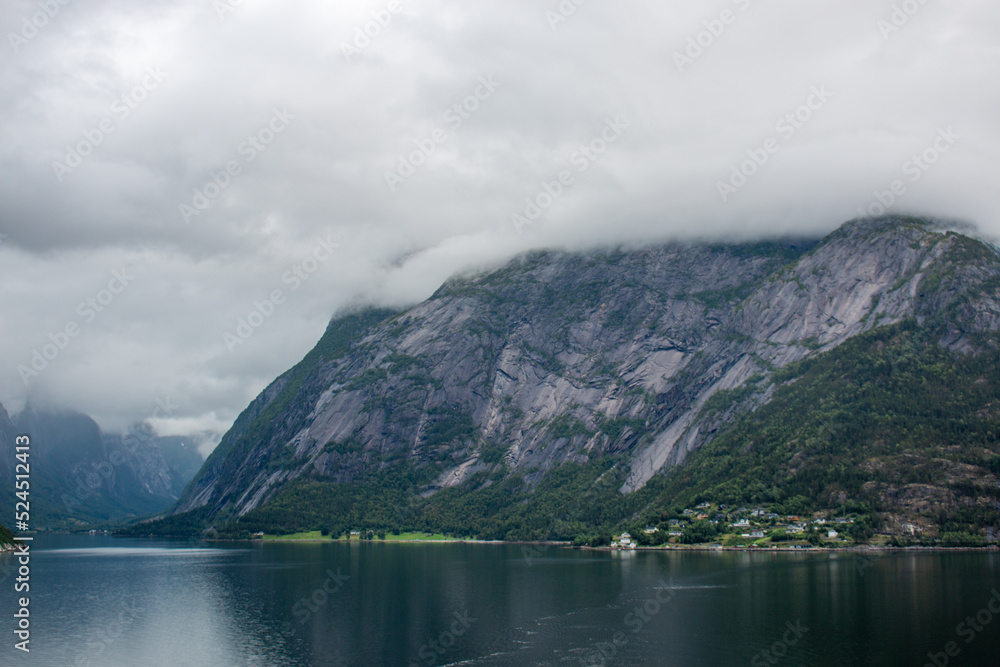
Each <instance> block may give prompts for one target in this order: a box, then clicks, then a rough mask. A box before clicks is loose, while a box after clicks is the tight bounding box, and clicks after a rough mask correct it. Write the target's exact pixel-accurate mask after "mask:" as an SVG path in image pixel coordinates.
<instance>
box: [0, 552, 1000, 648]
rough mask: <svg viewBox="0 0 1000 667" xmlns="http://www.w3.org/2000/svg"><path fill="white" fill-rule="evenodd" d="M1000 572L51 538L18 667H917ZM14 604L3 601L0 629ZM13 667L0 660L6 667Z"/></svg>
mask: <svg viewBox="0 0 1000 667" xmlns="http://www.w3.org/2000/svg"><path fill="white" fill-rule="evenodd" d="M6 558H9V556H7V557H6ZM998 570H1000V559H998V556H997V554H996V553H898V554H890V555H884V554H880V553H874V552H873V553H846V552H838V553H818V554H811V553H795V554H792V553H788V554H773V553H751V552H721V551H720V552H687V553H684V552H669V553H662V552H661V553H650V552H643V551H636V552H618V553H610V552H601V551H582V550H569V549H561V548H543V547H531V548H528V549H527V550H526V549H525V548H524V547H521V546H518V545H479V544H419V545H412V544H381V543H371V544H369V543H364V544H359V543H353V544H343V543H339V544H338V543H332V542H330V543H322V544H273V543H268V544H262V543H256V544H252V545H251V544H238V545H237V544H232V545H217V544H206V543H200V542H190V541H188V542H184V541H180V542H170V541H141V540H113V539H110V538H104V537H90V536H87V537H75V536H45V537H42V538H40V539H39V540H38V541H37V542H36V545H35V551H34V554H33V557H32V607H31V609H32V623H33V624H32V631H33V635H32V653H31V656H30V661H25V660H23V659H20V661H19V662H18V663H16V664H30V665H60V666H62V665H101V666H105V665H107V666H110V667H114V666H118V665H122V666H126V665H127V666H129V667H133V666H135V665H149V666H151V667H156V666H159V665H171V666H173V665H193V666H201V665H213V666H214V665H225V666H227V667H229V666H232V665H261V666H269V667H271V666H279V665H280V666H283V665H290V666H298V665H304V666H316V667H319V666H324V665H369V664H370V665H380V664H386V665H411V664H416V665H433V664H453V663H458V662H461V663H463V664H470V665H510V664H518V665H521V664H551V665H557V664H628V665H642V664H656V665H673V664H676V665H696V664H711V665H730V664H734V665H735V664H741V665H746V664H749V663H750V662H751V661H752V660H753V659H754V658H757V657H760V656H765V655H769V656H772V657H774V656H776V655H778V652H780V654H781V657H782V664H789V665H792V664H810V665H843V664H906V663H909V664H916V665H920V664H924V663H925V662H927V653H928V652H935V651H940V650H942V647H944V646H945V645H946V644H947V642H949V641H952V640H955V639H956V637H955V628H956V625H957V624H958V623H960V622H961V621H962V619H964V618H965V617H966V616H967V615H968V614H969V613H975V612H976V611H977V610H979V609H981V608H982V607H983V605H985V604H986V603H987V601H988V599H989V595H990V593H989V592H990V591H991V590H992V589H994V588H996V587H997V586H998V585H1000V583H998V580H1000V577H998V574H1000V572H998ZM12 598H13V596H12V595H4V596H0V612H2V613H3V614H5V615H6V616H5V617H6V618H11V614H12V613H13V605H14V600H13V599H12ZM998 637H1000V621H998V622H997V623H996V624H995V625H993V626H990V627H986V628H984V631H983V632H982V633H980V634H978V635H977V636H976V638H975V641H974V642H972V643H970V644H969V645H964V644H963V645H962V659H963V660H965V661H967V662H966V664H992V663H990V662H989V661H990V660H992V659H993V652H994V649H995V647H996V646H997V645H998V642H997V640H998ZM793 640H794V641H793ZM769 651H775V652H776V653H773V654H772V653H767V652H769ZM19 658H20V656H15V655H14V653H13V649H12V648H11V646H3V647H0V664H15V663H14V662H13V660H14V659H19ZM977 661H981V662H978V663H977ZM766 663H767V661H766V660H765V664H766Z"/></svg>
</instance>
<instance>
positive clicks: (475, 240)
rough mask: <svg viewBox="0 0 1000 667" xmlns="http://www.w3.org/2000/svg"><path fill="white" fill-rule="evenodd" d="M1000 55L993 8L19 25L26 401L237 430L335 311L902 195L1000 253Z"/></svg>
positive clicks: (12, 217) (74, 3)
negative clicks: (589, 253)
mask: <svg viewBox="0 0 1000 667" xmlns="http://www.w3.org/2000/svg"><path fill="white" fill-rule="evenodd" d="M577 3H579V4H577ZM905 10H909V12H910V13H909V14H908V13H906V11H905ZM998 26H1000V5H998V4H997V3H996V2H990V1H989V0H949V1H948V2H944V1H943V0H930V1H929V2H925V3H924V4H921V3H920V2H917V0H907V2H895V1H894V0H838V2H803V1H802V0H716V1H712V2H701V1H698V2H695V1H694V0H691V1H685V2H679V1H673V2H663V1H659V2H653V1H651V0H647V1H639V0H626V1H621V0H619V1H617V2H609V1H608V0H589V1H588V0H576V1H575V2H574V1H573V0H564V1H563V2H562V3H561V4H560V3H559V2H558V1H557V0H551V1H549V2H545V1H530V2H529V1H527V0H503V2H500V1H499V0H478V1H477V2H475V3H469V2H456V1H451V2H446V1H441V0H425V1H423V2H415V1H411V0H400V1H398V2H396V1H394V2H389V1H388V0H370V1H368V0H366V1H361V2H336V3H333V2H319V1H299V2H277V1H276V0H242V2H241V1H240V0H229V1H228V2H227V1H226V0H218V1H216V2H214V3H213V2H212V1H211V0H198V1H197V2H194V1H168V0H159V1H154V2H143V3H136V2H125V1H124V0H121V1H118V0H106V1H101V0H86V1H84V0H62V2H60V1H59V0H49V1H48V2H41V1H39V2H26V1H23V0H7V1H6V2H4V3H3V4H2V5H0V28H2V31H3V33H4V34H5V38H4V40H3V44H0V54H2V55H0V235H2V236H0V271H2V273H0V275H2V282H0V312H2V317H0V336H2V340H3V345H2V350H0V370H2V375H0V378H2V380H0V402H2V403H3V404H4V405H6V406H7V407H8V409H10V410H11V411H13V412H16V411H17V410H19V409H21V408H22V407H23V405H24V404H25V401H26V400H30V401H32V402H34V403H37V404H39V405H53V406H63V407H70V408H73V409H76V410H80V411H82V412H86V413H88V414H91V415H92V416H94V417H95V418H96V419H97V420H98V421H99V422H100V423H101V425H102V426H104V427H105V428H106V429H117V428H121V427H122V426H124V425H127V424H128V423H130V422H133V421H135V420H138V419H144V418H147V417H152V416H156V417H161V419H159V420H158V421H157V425H158V427H159V428H160V430H161V432H163V433H164V434H168V433H176V434H187V433H191V432H195V431H206V432H213V431H214V432H216V433H218V432H221V431H224V430H225V428H227V427H228V425H229V424H230V423H231V422H232V420H233V419H234V418H235V417H236V415H237V414H238V413H239V412H240V411H241V410H242V409H243V408H244V407H245V406H246V404H247V403H248V402H249V401H250V400H251V399H252V398H253V397H254V396H255V395H256V394H257V393H258V392H259V391H260V390H261V389H262V388H263V387H264V386H265V385H266V384H267V383H268V382H270V381H271V380H272V379H273V378H274V377H276V376H277V375H278V374H280V373H281V372H282V371H284V370H286V369H287V368H288V367H290V366H291V365H292V364H294V363H295V362H296V361H298V360H299V359H300V358H301V357H302V356H303V355H304V354H305V353H306V352H307V351H308V350H309V349H310V348H311V347H312V345H313V344H314V343H315V341H316V340H317V339H318V338H319V336H320V335H321V334H322V331H323V329H324V327H325V326H326V323H327V321H328V320H329V318H330V316H331V315H332V314H334V313H335V312H337V311H338V309H341V308H343V307H345V306H348V305H350V304H352V303H371V302H378V303H384V304H396V305H405V304H409V303H414V302H417V301H419V300H421V299H424V298H426V297H427V296H429V295H430V294H431V293H432V292H433V291H434V290H435V289H436V288H437V287H438V286H439V285H440V283H441V282H442V281H443V280H444V279H445V278H447V277H448V276H449V275H451V274H453V273H454V272H456V271H461V270H466V269H468V268H470V267H482V266H486V265H490V264H491V263H496V262H499V261H502V260H503V259H504V258H506V257H509V256H511V255H512V254H514V253H517V252H519V251H522V250H524V249H527V248H532V247H552V246H568V247H585V246H591V245H598V244H604V243H621V242H645V241H651V240H663V239H669V238H677V237H691V236H714V237H719V238H727V239H738V238H740V239H742V238H750V237H757V236H764V235H776V234H783V233H796V234H822V233H825V232H828V231H830V230H832V229H833V228H835V227H836V226H837V225H838V224H840V223H841V222H843V221H845V220H848V219H850V218H853V217H856V216H857V215H858V210H859V208H860V209H862V210H864V209H868V208H869V207H872V206H873V205H876V204H878V200H877V198H876V195H875V193H876V192H879V193H881V192H885V193H886V194H884V195H881V196H882V198H883V199H884V200H885V201H886V203H889V204H890V205H891V208H892V210H894V211H901V212H903V211H905V212H916V213H925V214H931V215H939V216H947V217H954V218H960V219H964V220H968V221H971V222H974V223H976V224H977V225H978V226H979V227H980V228H981V229H982V230H983V231H984V232H986V233H988V234H994V235H995V234H998V233H1000V217H998V204H997V198H996V194H995V193H996V178H997V172H998V170H997V161H998V159H1000V152H998V151H1000V128H998V120H997V119H998V118H1000V88H998V86H997V82H998V81H1000V39H998V37H997V35H998V33H997V30H998ZM366 33H367V34H366ZM914 156H917V159H918V160H917V161H914V160H913V157H914ZM921 156H923V157H921ZM748 160H755V162H747V161H748ZM734 169H735V173H734ZM560 178H561V179H562V182H560ZM897 180H898V181H899V182H898V183H897V184H896V190H897V194H892V192H891V191H892V186H893V182H894V181H897ZM546 184H547V185H546ZM890 199H894V200H895V201H892V202H890V201H889V200H890ZM526 200H531V204H530V205H529V202H527V201H526ZM879 206H880V204H879ZM536 207H537V208H536ZM872 210H874V211H876V212H877V211H878V210H879V209H878V207H877V206H875V207H874V208H873V209H872ZM515 215H517V216H520V217H519V218H513V217H512V216H515ZM303 263H305V264H304V266H303ZM116 272H117V273H116ZM275 290H280V291H281V294H280V296H281V297H282V298H281V299H279V301H281V303H278V304H276V305H275V306H274V307H273V308H272V307H271V306H269V305H268V304H267V303H265V302H264V300H265V299H269V298H270V297H271V295H272V293H273V292H274V291H275ZM88 299H92V300H93V303H91V304H88ZM255 304H260V309H261V310H263V311H265V315H268V316H267V317H264V315H259V316H254V317H253V318H252V319H253V321H254V323H257V324H259V326H257V327H256V328H253V327H251V329H249V330H248V329H244V330H243V333H244V334H246V333H248V332H250V331H252V335H250V336H249V337H248V338H246V340H245V341H244V339H243V337H241V336H240V333H239V332H238V331H237V328H238V322H239V320H240V318H250V314H251V312H252V311H254V309H255V308H256V307H257V306H256V305H255ZM272 311H273V312H272ZM67 327H68V328H69V330H70V331H71V332H73V333H75V335H74V336H70V335H69V334H66V335H61V334H60V332H64V333H65V332H66V330H67ZM227 334H228V335H229V336H232V337H231V338H227ZM234 339H238V340H239V341H240V342H239V343H234V342H233V341H234ZM46 345H48V346H49V347H48V348H46V347H45V346H46ZM36 351H37V352H38V354H37V355H36V354H35V352H36ZM46 353H47V356H48V357H51V358H45V354H46ZM40 355H41V356H40ZM33 357H34V361H35V366H34V368H32V359H33ZM43 362H44V363H43ZM43 365H44V366H45V367H44V368H42V369H41V370H40V371H38V370H37V369H38V368H40V367H42V366H43ZM19 367H20V369H19ZM27 369H31V370H32V371H34V372H33V373H27V372H26V370H27ZM36 373H37V374H36ZM158 401H159V402H160V403H161V404H164V405H166V407H167V408H168V409H167V410H166V411H165V410H164V409H163V408H161V409H160V411H159V412H158V413H157V412H156V410H157V405H158V404H157V402H158ZM167 412H169V414H167ZM162 417H166V418H162Z"/></svg>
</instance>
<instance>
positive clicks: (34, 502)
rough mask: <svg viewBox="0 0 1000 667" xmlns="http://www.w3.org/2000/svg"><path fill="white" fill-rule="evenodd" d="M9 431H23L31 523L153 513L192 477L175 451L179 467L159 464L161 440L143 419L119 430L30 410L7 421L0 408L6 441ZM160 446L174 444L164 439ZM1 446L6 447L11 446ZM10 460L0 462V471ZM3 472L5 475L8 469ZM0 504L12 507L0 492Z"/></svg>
mask: <svg viewBox="0 0 1000 667" xmlns="http://www.w3.org/2000/svg"><path fill="white" fill-rule="evenodd" d="M15 432H16V433H17V434H28V435H29V436H30V437H31V450H30V464H31V508H32V511H31V517H32V525H33V526H34V527H35V528H80V527H86V526H93V525H101V524H105V523H108V522H117V521H122V520H125V519H129V518H135V517H137V516H143V515H149V514H153V513H156V512H160V511H163V510H164V509H166V508H168V507H170V506H171V505H172V504H173V503H175V502H176V501H177V498H178V496H179V495H180V493H181V492H182V491H183V489H184V486H185V484H187V482H188V481H190V479H191V477H193V475H194V473H193V472H192V468H193V464H192V462H191V461H190V460H189V454H188V453H187V452H184V453H182V454H180V455H177V456H176V461H177V462H182V468H181V469H180V470H178V469H174V468H172V467H171V465H169V464H168V463H167V460H166V459H165V456H164V452H163V450H162V449H161V443H160V440H161V439H160V438H158V437H157V436H156V434H155V433H154V432H153V431H152V429H150V428H149V427H148V426H146V425H137V426H135V427H133V428H132V429H131V430H130V431H129V432H128V433H126V434H124V435H119V434H106V433H102V432H101V429H100V427H98V425H97V423H96V422H94V420H93V419H91V418H90V417H88V416H86V415H82V414H78V413H74V412H46V411H36V410H34V409H31V408H28V409H26V410H24V411H23V412H21V413H20V414H18V415H16V416H15V417H14V419H13V421H12V422H11V420H10V419H9V418H7V413H6V410H3V409H2V406H0V434H2V435H3V437H4V439H5V441H6V442H11V443H12V442H13V434H14V433H15ZM166 444H167V447H168V448H169V449H171V450H173V449H176V445H175V444H174V443H173V442H172V441H170V440H168V441H167V443H166ZM7 450H9V451H10V452H13V446H12V445H11V446H10V447H7V448H5V452H6V451H7ZM194 455H195V456H198V455H197V452H196V451H195V452H194ZM7 458H11V457H7ZM198 459H199V460H198V463H200V456H198ZM12 465H13V463H12V461H9V460H6V459H5V460H4V461H3V462H0V468H3V469H4V470H6V469H7V468H8V467H12ZM195 465H196V464H195ZM5 475H7V478H8V479H13V477H12V476H11V475H12V473H9V474H8V473H5ZM12 487H13V485H11V488H12ZM5 491H6V489H5ZM3 505H4V506H5V507H7V506H9V507H11V508H12V507H13V496H12V495H10V494H8V497H4V498H3Z"/></svg>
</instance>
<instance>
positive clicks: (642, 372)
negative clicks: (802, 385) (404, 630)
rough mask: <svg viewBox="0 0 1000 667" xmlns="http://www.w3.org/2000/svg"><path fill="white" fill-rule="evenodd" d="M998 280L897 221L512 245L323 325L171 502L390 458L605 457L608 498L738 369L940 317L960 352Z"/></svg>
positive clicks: (698, 433)
mask: <svg viewBox="0 0 1000 667" xmlns="http://www.w3.org/2000/svg"><path fill="white" fill-rule="evenodd" d="M998 277H1000V262H998V261H997V255H996V253H995V252H994V251H993V250H992V249H990V248H989V247H988V246H986V245H984V244H982V243H980V242H979V241H975V240H973V239H971V238H969V237H967V236H963V235H961V234H958V233H955V232H945V231H943V230H940V229H938V228H936V227H934V226H933V225H931V224H930V223H925V222H921V221H918V220H914V219H909V218H886V219H880V220H874V221H855V222H852V223H848V224H846V225H844V226H843V227H841V228H840V229H838V230H837V231H835V232H834V233H832V234H830V235H829V236H827V237H826V238H825V239H823V240H822V241H820V242H818V243H816V242H799V243H791V242H774V243H760V244H754V245H739V246H723V245H711V246H710V245H696V244H669V245H664V246H659V247H654V248H645V249H639V250H615V251H606V252H595V253H590V254H570V253H561V252H537V253H532V254H529V255H527V256H524V257H521V258H518V259H516V260H514V261H512V262H511V263H509V264H508V265H506V266H505V267H503V268H501V269H499V270H496V271H491V272H489V273H485V274H482V275H477V276H473V277H466V278H458V279H454V280H452V281H449V282H448V283H447V284H445V285H444V286H443V287H442V288H441V289H440V290H439V291H438V292H437V293H436V294H435V295H434V296H432V297H431V298H430V299H428V300H427V301H425V302H423V303H421V304H419V305H417V306H414V307H413V308H410V309H408V310H406V311H405V312H400V313H388V312H380V311H368V312H363V313H359V314H355V315H351V316H347V317H342V318H338V319H335V320H334V321H333V322H331V324H330V327H329V328H328V330H327V332H326V334H325V335H324V338H323V340H321V341H320V343H319V345H318V346H317V349H316V350H314V351H313V352H311V353H310V355H309V356H307V357H306V359H304V360H303V362H302V363H300V364H299V365H298V366H296V367H295V368H294V369H292V370H291V371H289V372H288V373H286V374H284V375H283V376H281V377H280V378H278V379H277V380H275V382H274V383H272V385H271V386H269V387H268V388H267V389H266V390H265V391H264V392H263V393H262V394H261V395H260V396H259V397H258V398H257V399H256V400H255V401H254V402H253V403H252V404H251V405H250V406H249V407H248V408H247V410H246V411H245V412H244V414H243V415H241V416H240V418H239V419H238V420H237V422H236V423H235V424H234V426H233V428H232V430H231V431H230V432H229V433H228V434H227V435H226V437H225V438H224V439H223V441H222V443H221V444H220V446H219V448H218V449H217V450H216V452H215V453H213V455H212V456H211V457H210V458H209V460H208V461H207V462H206V465H205V466H204V467H203V468H202V471H201V472H200V473H199V475H198V476H197V477H196V479H195V480H194V481H193V482H192V483H191V484H190V485H189V486H188V488H187V490H186V491H185V493H184V495H183V497H182V498H181V500H180V502H179V503H178V504H177V505H176V506H175V508H174V510H173V511H174V513H181V512H185V511H190V510H193V509H197V508H204V509H205V510H206V511H207V513H208V516H209V517H211V516H215V515H218V514H219V513H220V512H221V513H223V514H224V515H227V516H240V515H242V514H245V513H246V512H248V511H250V510H252V509H254V508H257V507H260V506H261V505H262V504H263V503H265V502H266V501H267V500H269V499H270V498H272V497H274V495H275V494H276V493H277V492H278V491H280V490H281V489H282V488H283V487H284V486H285V485H287V484H288V483H289V482H290V481H292V480H295V479H298V478H301V477H302V476H305V475H309V476H312V477H315V478H316V479H321V480H327V481H329V482H330V483H351V482H355V481H358V480H360V479H363V478H369V477H371V476H373V475H375V476H377V475H379V474H382V473H384V472H386V471H390V470H394V469H398V468H399V467H400V466H411V467H412V468H413V469H415V470H418V471H420V472H421V474H422V475H423V477H424V479H425V480H426V484H424V486H423V488H422V494H423V495H431V494H433V493H435V492H436V491H437V490H440V489H442V488H446V487H451V486H456V485H462V484H463V483H465V482H467V481H468V480H470V478H472V477H473V476H475V475H476V473H479V472H482V471H489V472H491V473H497V472H500V473H502V472H504V471H507V472H517V473H519V474H522V475H523V476H524V478H525V479H526V481H527V482H528V483H529V486H530V485H531V484H534V483H537V482H538V481H539V480H541V479H542V478H543V477H544V476H545V475H546V473H547V472H548V471H549V470H551V469H553V468H554V467H557V466H559V465H561V464H563V463H566V462H584V461H588V460H591V459H593V458H595V457H601V456H608V455H610V456H613V457H617V459H616V460H617V464H616V467H617V468H618V469H620V470H621V471H623V472H624V473H625V474H624V476H623V479H624V480H625V481H624V483H623V484H622V486H621V492H622V493H628V492H631V491H634V490H636V489H639V488H641V487H642V486H643V485H645V484H646V483H647V482H648V481H649V480H650V479H651V478H652V477H653V476H654V475H656V474H657V473H659V472H661V471H663V470H665V469H668V468H669V467H670V466H673V465H676V464H677V463H679V462H681V461H683V460H684V459H685V457H686V456H687V454H688V453H690V452H691V451H693V450H695V449H696V448H698V447H699V446H701V445H703V444H704V443H705V442H707V441H708V440H710V439H711V438H712V437H713V434H715V433H717V432H718V431H719V430H720V429H722V428H724V427H725V423H726V422H725V417H723V418H722V419H721V420H720V418H719V416H718V413H717V412H713V416H712V417H711V419H709V418H706V417H704V416H703V411H702V406H703V405H704V404H705V403H706V401H708V400H709V399H710V398H711V397H712V396H714V395H715V394H717V393H718V392H720V391H722V390H733V389H736V388H739V387H741V386H742V385H743V384H744V383H745V382H746V381H747V380H748V379H750V378H754V379H755V380H760V379H761V378H763V382H764V383H765V384H764V386H766V384H767V378H768V377H769V376H770V374H771V373H773V372H774V371H775V370H776V369H779V368H782V367H784V366H786V365H788V364H790V363H792V362H795V361H798V360H801V359H804V358H806V357H808V356H810V355H816V354H820V353H822V352H824V351H827V350H831V349H833V348H835V347H837V346H839V345H840V344H841V343H843V342H844V341H846V340H848V339H850V338H852V337H854V336H856V335H858V334H859V333H862V332H864V331H867V330H870V329H872V328H875V327H878V326H881V325H885V324H890V323H894V322H898V321H901V320H904V319H915V320H916V321H918V322H931V321H933V322H937V323H938V324H940V323H941V322H944V323H945V325H944V329H943V330H945V331H946V332H947V333H946V334H945V336H944V338H943V339H942V343H944V344H946V345H948V346H950V347H953V348H955V349H960V350H961V349H966V348H968V347H969V346H970V345H971V344H972V343H971V339H970V334H972V333H975V332H977V331H980V332H981V331H987V330H989V331H996V330H997V329H998V327H1000V303H998V301H997V297H996V284H997V283H996V281H997V280H998ZM758 385H759V382H758ZM754 396H755V398H754V399H753V400H754V401H756V404H755V405H759V404H761V403H762V402H766V401H767V400H768V396H769V393H768V392H767V391H764V392H756V393H755V394H754ZM755 405H749V406H743V408H744V409H753V408H754V407H755ZM477 479H482V476H478V477H477Z"/></svg>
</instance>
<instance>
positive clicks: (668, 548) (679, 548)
mask: <svg viewBox="0 0 1000 667" xmlns="http://www.w3.org/2000/svg"><path fill="white" fill-rule="evenodd" d="M52 534H61V535H77V534H79V535H85V534H86V533H73V532H68V531H67V532H63V531H53V533H52ZM108 537H119V536H117V535H110V534H109V535H108ZM122 537H126V538H127V539H136V538H137V539H147V540H148V539H191V538H192V537H194V536H191V535H174V536H170V535H128V536H122ZM194 539H199V540H201V541H203V542H209V543H212V542H219V543H247V542H249V543H258V542H259V543H261V544H266V543H269V542H270V543H277V544H332V543H337V544H341V543H347V544H354V543H357V544H365V543H367V544H460V543H461V544H494V545H522V546H533V547H559V548H563V549H581V550H586V551H608V552H618V553H622V552H624V553H628V552H633V551H642V552H685V551H691V552H699V553H706V552H720V551H730V552H748V553H813V554H815V553H835V552H987V553H990V552H997V551H1000V545H998V544H991V545H988V546H982V547H943V546H922V545H913V546H907V547H896V546H888V545H870V544H863V545H851V546H829V547H812V546H810V547H803V546H798V547H770V546H768V547H754V546H729V547H725V546H721V545H719V546H708V545H657V546H636V547H634V548H628V549H621V548H618V547H612V546H600V547H591V546H575V545H574V544H573V543H572V542H569V541H559V540H541V541H520V540H517V541H507V540H477V539H463V538H444V539H442V538H436V539H421V538H413V539H396V540H379V539H372V540H361V539H357V538H352V539H337V540H334V539H330V538H325V539H314V538H293V539H282V538H281V537H267V538H266V539H261V538H253V539H220V538H211V539H209V538H199V537H194ZM14 550H15V545H13V544H0V553H7V552H10V551H14Z"/></svg>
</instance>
